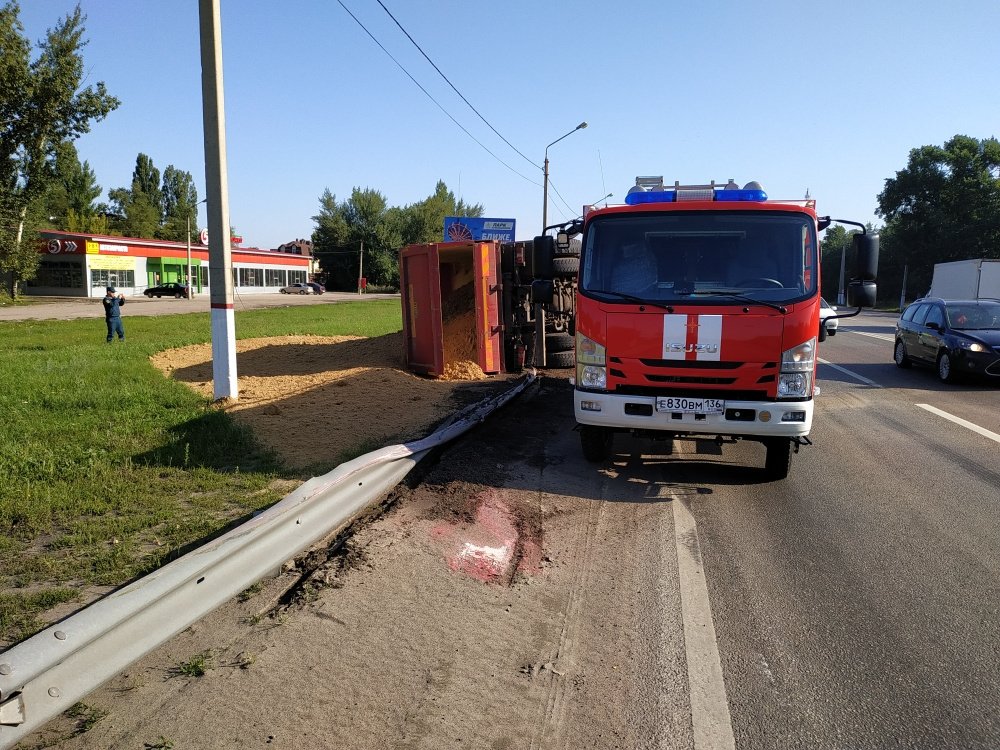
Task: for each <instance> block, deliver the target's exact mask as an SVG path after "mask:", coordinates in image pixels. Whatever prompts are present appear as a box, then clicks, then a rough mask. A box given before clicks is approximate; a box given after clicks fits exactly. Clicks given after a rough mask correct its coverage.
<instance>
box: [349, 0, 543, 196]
mask: <svg viewBox="0 0 1000 750" xmlns="http://www.w3.org/2000/svg"><path fill="white" fill-rule="evenodd" d="M337 3H338V4H339V5H340V7H341V8H343V9H344V10H345V11H346V12H347V15H349V16H350V17H351V18H353V19H354V22H355V23H356V24H357V25H358V26H360V27H361V28H362V30H363V31H364V32H365V33H366V34H367V35H368V36H369V37H371V40H372V41H373V42H375V44H377V45H378V46H379V49H381V50H382V51H383V52H385V54H386V55H388V56H389V59H390V60H392V61H393V62H394V63H396V67H398V68H399V69H400V70H401V71H403V72H404V73H406V76H407V78H409V79H410V80H411V81H413V83H414V84H415V85H416V86H417V88H419V89H420V90H421V91H423V92H424V95H425V96H426V97H427V98H428V99H430V100H431V101H432V102H434V104H436V105H437V107H438V109H440V110H441V111H442V112H444V113H445V114H446V115H447V116H448V119H449V120H451V121H452V122H453V123H455V124H456V125H458V127H459V128H461V130H462V132H463V133H465V134H466V135H467V136H469V138H471V139H472V140H474V141H475V142H476V143H477V144H479V147H480V148H482V149H483V151H485V152H486V153H488V154H489V155H490V156H492V157H493V158H494V159H496V160H497V161H498V162H500V163H501V164H503V165H504V166H505V167H507V169H509V170H510V171H511V172H513V173H514V174H516V175H517V176H518V177H520V178H521V179H522V180H525V181H526V182H530V183H531V184H532V185H537V186H539V187H541V183H540V182H535V181H534V180H532V179H531V178H530V177H525V176H524V175H523V174H521V173H520V172H518V171H517V170H516V169H514V168H513V167H512V166H510V164H508V163H507V162H505V161H504V160H503V159H501V158H500V157H499V156H497V155H496V154H494V153H493V152H492V151H490V150H489V149H488V148H486V146H484V145H483V144H482V143H481V142H480V141H479V140H478V139H477V138H476V137H475V136H474V135H473V134H472V133H470V132H469V131H468V130H466V129H465V127H464V126H463V125H462V123H460V122H459V121H458V120H456V119H455V118H454V117H452V116H451V113H449V112H448V110H446V109H445V108H444V107H443V106H441V104H440V103H439V102H438V100H437V99H435V98H434V97H433V96H431V95H430V93H428V91H427V89H425V88H424V87H423V86H421V85H420V83H419V82H418V81H417V79H416V78H414V77H413V76H412V75H410V72H409V71H408V70H407V69H406V68H404V67H403V65H402V64H401V63H400V62H399V60H397V59H396V58H395V57H393V56H392V54H391V53H390V52H389V50H387V49H386V48H385V47H383V46H382V42H380V41H379V40H378V39H376V38H375V36H374V35H373V34H372V33H371V32H370V31H369V30H368V29H367V28H365V25H364V24H363V23H361V21H360V20H358V17H357V16H355V15H354V14H353V13H351V11H350V10H349V9H348V7H347V6H346V5H344V3H343V2H342V0H337Z"/></svg>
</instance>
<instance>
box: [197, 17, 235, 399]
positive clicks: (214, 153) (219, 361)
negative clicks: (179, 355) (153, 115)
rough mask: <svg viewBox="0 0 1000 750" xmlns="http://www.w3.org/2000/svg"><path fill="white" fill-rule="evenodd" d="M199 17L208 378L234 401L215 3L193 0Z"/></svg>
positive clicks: (229, 257) (218, 30)
mask: <svg viewBox="0 0 1000 750" xmlns="http://www.w3.org/2000/svg"><path fill="white" fill-rule="evenodd" d="M198 15H199V21H200V24H199V27H200V30H201V97H202V119H203V121H204V128H205V183H206V185H205V186H206V188H207V193H208V197H207V199H206V200H207V202H208V268H209V274H210V277H211V281H212V313H211V315H212V377H213V379H214V385H215V399H216V400H217V401H218V400H220V399H223V398H232V399H236V398H239V385H238V383H237V380H236V321H235V317H234V311H233V273H232V268H233V260H232V244H231V239H230V236H229V183H228V177H227V174H226V173H227V168H226V113H225V109H224V102H225V97H224V96H223V86H222V19H221V15H220V12H219V0H198Z"/></svg>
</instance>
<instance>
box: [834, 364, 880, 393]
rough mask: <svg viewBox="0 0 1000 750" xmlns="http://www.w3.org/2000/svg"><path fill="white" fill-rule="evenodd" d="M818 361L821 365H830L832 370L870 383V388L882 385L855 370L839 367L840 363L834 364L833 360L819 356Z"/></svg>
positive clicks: (866, 383)
mask: <svg viewBox="0 0 1000 750" xmlns="http://www.w3.org/2000/svg"><path fill="white" fill-rule="evenodd" d="M819 363H820V364H821V365H827V366H829V367H832V368H833V369H834V370H837V371H838V372H842V373H844V374H845V375H848V376H850V377H852V378H854V379H855V380H859V381H861V382H862V383H864V384H865V385H870V386H871V387H872V388H881V387H882V386H880V385H879V384H878V383H876V382H875V381H874V380H869V379H868V378H866V377H865V376H864V375H858V374H857V373H856V372H852V371H851V370H848V369H847V368H846V367H841V366H840V365H835V364H834V363H833V362H829V361H827V360H825V359H823V358H822V357H820V358H819Z"/></svg>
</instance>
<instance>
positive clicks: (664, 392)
mask: <svg viewBox="0 0 1000 750" xmlns="http://www.w3.org/2000/svg"><path fill="white" fill-rule="evenodd" d="M692 392H693V389H692V388H691V385H690V384H685V385H677V386H670V385H661V386H647V385H619V386H617V387H616V388H615V393H617V394H619V395H621V396H650V397H653V398H655V397H656V396H675V395H676V396H690V395H691V394H692ZM697 393H698V396H699V397H704V398H721V399H730V400H732V401H768V400H771V399H769V398H768V395H767V391H766V390H738V391H734V390H729V389H727V388H698V389H697Z"/></svg>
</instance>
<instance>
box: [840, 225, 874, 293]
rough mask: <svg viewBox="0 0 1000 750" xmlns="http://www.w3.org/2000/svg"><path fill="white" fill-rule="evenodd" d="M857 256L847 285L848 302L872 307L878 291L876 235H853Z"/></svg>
mask: <svg viewBox="0 0 1000 750" xmlns="http://www.w3.org/2000/svg"><path fill="white" fill-rule="evenodd" d="M853 242H854V250H855V253H856V257H857V266H856V269H857V270H856V273H855V277H854V278H853V279H851V281H850V283H849V284H848V285H847V295H848V298H849V299H848V304H849V305H852V306H854V307H874V305H875V297H876V293H877V291H878V288H877V285H876V284H875V279H876V278H877V277H878V235H877V234H856V235H854V240H853Z"/></svg>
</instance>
